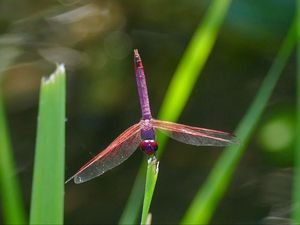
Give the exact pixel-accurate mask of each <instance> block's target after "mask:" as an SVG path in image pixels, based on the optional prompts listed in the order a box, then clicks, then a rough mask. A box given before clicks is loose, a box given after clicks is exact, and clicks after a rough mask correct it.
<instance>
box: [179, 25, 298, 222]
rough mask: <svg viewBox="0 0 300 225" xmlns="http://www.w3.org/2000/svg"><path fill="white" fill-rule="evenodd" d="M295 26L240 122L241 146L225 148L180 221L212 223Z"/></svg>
mask: <svg viewBox="0 0 300 225" xmlns="http://www.w3.org/2000/svg"><path fill="white" fill-rule="evenodd" d="M295 28H296V27H295V24H293V25H292V26H291V28H290V30H289V32H288V35H287V37H286V38H285V40H284V42H283V44H282V46H281V48H280V50H279V53H278V55H277V57H276V59H275V61H274V63H273V65H272V66H271V68H270V70H269V72H268V74H267V76H266V78H265V79H264V81H263V83H262V85H261V88H260V89H259V91H258V94H257V95H256V97H255V99H254V101H253V103H252V105H251V106H250V108H249V109H248V111H247V113H246V115H245V116H244V117H243V119H242V120H241V122H240V123H239V126H238V128H237V130H236V135H237V136H238V138H239V139H240V145H239V146H230V147H228V148H226V150H225V152H224V153H223V154H222V155H221V157H220V159H219V160H218V162H217V164H216V165H215V167H214V168H213V170H212V171H211V173H210V175H209V177H208V179H207V181H206V183H205V184H204V185H203V187H202V188H201V189H199V191H198V193H197V194H196V196H195V198H194V200H193V201H192V203H191V205H190V207H189V209H188V210H187V212H186V214H185V216H184V217H183V219H182V222H181V224H209V222H210V220H211V217H212V215H213V213H214V211H215V209H216V206H217V204H218V203H219V201H220V200H221V198H222V196H223V194H224V193H225V191H226V189H227V187H228V185H229V183H230V180H231V178H232V175H233V172H234V171H235V168H236V166H237V164H238V162H239V160H240V158H241V156H242V155H243V153H244V151H245V149H246V146H247V144H248V141H249V139H250V136H251V135H252V132H253V130H254V128H255V126H256V125H257V123H258V121H259V119H260V117H261V115H262V113H263V110H264V109H265V107H266V105H267V102H268V100H269V98H270V96H271V94H272V91H273V89H274V88H275V85H276V83H277V81H278V79H279V77H280V75H281V73H282V70H283V69H284V66H285V64H286V62H287V60H288V58H289V56H290V55H291V52H292V50H293V48H294V46H295V42H296V36H295Z"/></svg>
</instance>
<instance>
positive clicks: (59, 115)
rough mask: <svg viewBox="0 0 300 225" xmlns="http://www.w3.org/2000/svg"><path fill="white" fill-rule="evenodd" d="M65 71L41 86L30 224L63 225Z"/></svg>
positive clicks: (60, 66) (61, 67) (45, 80)
mask: <svg viewBox="0 0 300 225" xmlns="http://www.w3.org/2000/svg"><path fill="white" fill-rule="evenodd" d="M65 82H66V81H65V69H64V66H63V65H59V66H58V67H57V69H56V71H55V72H54V73H53V74H52V75H51V76H50V78H49V79H43V80H42V84H41V93H40V104H39V115H38V130H37V141H36V153H35V163H34V176H33V187H32V198H31V211H30V224H63V205H64V161H65V158H64V149H65Z"/></svg>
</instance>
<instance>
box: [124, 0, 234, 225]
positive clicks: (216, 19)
mask: <svg viewBox="0 0 300 225" xmlns="http://www.w3.org/2000/svg"><path fill="white" fill-rule="evenodd" d="M230 3H231V0H214V1H213V2H212V3H211V5H210V7H209V9H208V11H207V14H206V15H205V17H204V19H203V22H201V23H200V24H199V26H198V27H197V29H196V31H195V33H194V35H193V37H192V39H191V41H190V43H189V45H188V47H187V49H186V51H185V53H184V55H183V57H182V59H181V61H180V62H179V65H178V67H177V69H176V71H175V73H174V76H173V78H172V81H171V83H170V86H169V88H168V90H167V93H166V96H165V98H164V101H163V103H162V107H161V110H160V113H159V116H158V117H159V119H162V120H168V121H176V120H177V119H178V118H179V116H180V114H181V113H182V111H183V109H184V107H185V105H186V103H187V101H188V98H189V97H190V95H191V92H192V90H193V87H194V85H195V83H196V81H197V79H198V78H199V76H200V73H201V71H202V69H203V68H204V65H205V63H206V61H207V59H208V56H209V54H210V52H211V50H212V47H213V45H214V43H215V41H216V38H217V34H218V31H219V29H220V27H221V24H222V22H223V20H224V17H225V15H226V13H227V11H228V8H229V5H230ZM157 139H158V143H159V151H158V157H159V156H160V155H161V154H162V152H163V150H164V146H165V144H166V141H167V137H166V136H164V135H161V134H158V135H157ZM142 164H144V162H143V163H142ZM142 167H143V166H141V168H142ZM141 168H140V170H141ZM139 174H140V173H139ZM143 181H144V180H143V179H140V178H136V181H135V183H134V187H133V189H132V192H131V194H130V197H129V200H128V202H127V205H126V207H125V209H126V211H124V213H123V214H122V219H121V220H120V222H119V224H135V223H136V221H137V218H138V213H139V211H140V208H139V205H140V204H138V203H137V202H136V204H131V206H132V207H129V203H131V202H132V201H133V199H141V198H142V195H143V194H142V192H138V191H135V190H136V189H138V188H137V186H143ZM129 214H130V215H131V216H129ZM133 215H135V216H133ZM124 218H126V219H128V220H124ZM121 222H122V223H121Z"/></svg>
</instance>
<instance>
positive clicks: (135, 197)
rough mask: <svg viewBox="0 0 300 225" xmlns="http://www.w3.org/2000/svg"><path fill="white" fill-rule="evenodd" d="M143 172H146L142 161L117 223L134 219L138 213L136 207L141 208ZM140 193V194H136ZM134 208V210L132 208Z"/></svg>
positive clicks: (126, 222) (125, 222) (124, 222)
mask: <svg viewBox="0 0 300 225" xmlns="http://www.w3.org/2000/svg"><path fill="white" fill-rule="evenodd" d="M145 173H146V163H145V162H143V163H142V167H141V168H140V170H139V172H138V174H137V176H136V179H135V183H134V184H133V189H132V191H131V193H130V196H129V200H128V202H127V205H126V207H125V209H124V211H123V214H122V216H121V218H120V221H119V224H128V221H136V220H137V216H138V214H137V213H136V212H137V211H138V209H140V208H141V206H142V202H143V191H144V186H143V184H144V183H145V180H146V179H145ZM136 193H141V194H136ZM133 209H136V210H133Z"/></svg>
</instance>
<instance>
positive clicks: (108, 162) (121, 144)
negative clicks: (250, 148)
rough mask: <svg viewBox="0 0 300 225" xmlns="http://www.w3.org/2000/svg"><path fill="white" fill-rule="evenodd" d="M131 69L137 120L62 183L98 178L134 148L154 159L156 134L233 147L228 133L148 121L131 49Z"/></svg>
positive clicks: (144, 91) (141, 71)
mask: <svg viewBox="0 0 300 225" xmlns="http://www.w3.org/2000/svg"><path fill="white" fill-rule="evenodd" d="M134 69H135V75H136V83H137V89H138V94H139V100H140V106H141V112H142V118H141V120H140V121H139V122H138V123H136V124H134V125H132V126H131V127H129V128H128V129H127V130H125V131H124V132H123V133H121V134H120V135H119V136H118V137H117V138H116V139H115V140H114V141H113V142H112V143H111V144H110V145H109V146H108V147H107V148H106V149H104V150H103V151H101V152H100V153H99V154H98V155H96V156H95V157H94V158H92V159H91V160H90V161H88V162H87V163H86V164H85V165H83V166H82V167H81V168H80V169H79V170H78V172H77V173H75V174H74V175H73V176H72V177H70V178H69V179H68V180H67V181H66V183H67V182H68V181H70V180H72V179H73V180H74V182H75V183H76V184H80V183H83V182H86V181H89V180H91V179H93V178H95V177H98V176H100V175H102V174H103V173H105V172H106V171H108V170H110V169H113V168H114V167H116V166H118V165H120V164H121V163H123V162H124V161H125V160H126V159H128V158H129V157H130V156H131V155H132V154H133V153H134V152H135V151H136V149H138V148H140V149H141V150H142V151H143V152H144V153H145V154H146V155H147V156H149V157H155V153H156V151H157V150H158V143H157V142H156V140H155V136H156V130H159V131H161V132H163V133H165V134H166V135H168V136H169V137H171V138H172V139H174V140H176V141H179V142H183V143H185V144H190V145H195V146H227V145H231V144H235V143H236V138H235V136H234V135H232V134H230V133H226V132H222V131H217V130H211V129H205V128H199V127H192V126H188V125H184V124H178V123H173V122H168V121H163V120H157V119H154V118H152V115H151V110H150V104H149V97H148V90H147V85H146V78H145V73H144V67H143V64H142V60H141V57H140V55H139V52H138V50H137V49H134Z"/></svg>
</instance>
